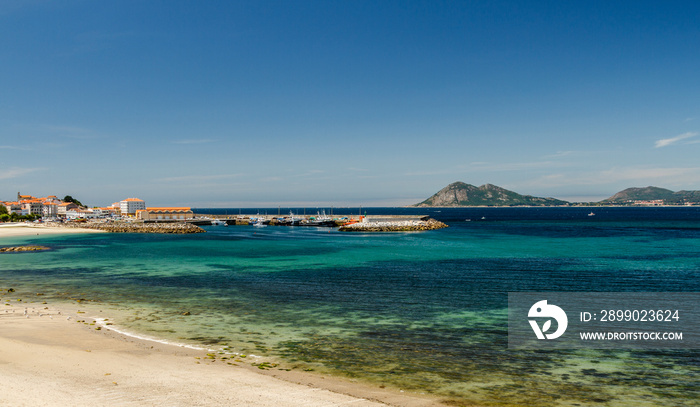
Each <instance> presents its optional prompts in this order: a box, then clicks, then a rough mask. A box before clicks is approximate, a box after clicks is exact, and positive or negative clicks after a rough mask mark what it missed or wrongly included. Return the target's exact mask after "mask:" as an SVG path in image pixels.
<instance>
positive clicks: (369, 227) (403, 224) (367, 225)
mask: <svg viewBox="0 0 700 407" xmlns="http://www.w3.org/2000/svg"><path fill="white" fill-rule="evenodd" d="M446 227H447V225H446V224H444V223H442V222H440V221H437V220H435V219H432V218H428V219H425V220H394V221H384V222H371V221H369V222H358V223H352V224H350V225H345V226H341V227H340V229H338V230H340V231H342V232H420V231H424V230H433V229H442V228H446Z"/></svg>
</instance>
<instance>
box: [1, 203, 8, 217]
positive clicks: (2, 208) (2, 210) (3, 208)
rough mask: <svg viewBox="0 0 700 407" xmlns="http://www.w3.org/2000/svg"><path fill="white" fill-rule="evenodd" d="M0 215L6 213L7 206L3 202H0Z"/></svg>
mask: <svg viewBox="0 0 700 407" xmlns="http://www.w3.org/2000/svg"><path fill="white" fill-rule="evenodd" d="M0 215H7V207H6V206H5V205H3V204H0Z"/></svg>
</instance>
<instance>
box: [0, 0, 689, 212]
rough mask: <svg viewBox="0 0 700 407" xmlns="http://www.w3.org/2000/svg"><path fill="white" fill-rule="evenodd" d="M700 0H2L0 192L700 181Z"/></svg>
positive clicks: (175, 193)
mask: <svg viewBox="0 0 700 407" xmlns="http://www.w3.org/2000/svg"><path fill="white" fill-rule="evenodd" d="M698 21H700V2H697V1H668V2H662V1H658V2H647V1H634V2H631V1H628V2H617V1H599V2H598V1H585V2H584V1H581V2H561V1H552V2H547V1H538V2H532V1H455V2H449V1H448V2H444V1H426V2H418V1H396V2H394V1H379V2H377V1H187V2H185V1H145V2H144V1H126V0H124V1H78V0H64V1H60V2H56V1H48V0H46V1H42V0H4V1H1V2H0V199H12V198H13V197H14V196H15V195H16V193H17V191H21V192H22V193H27V194H32V195H42V196H43V195H54V194H55V195H59V196H63V195H72V196H74V197H76V198H78V199H80V200H81V201H82V202H84V203H88V204H90V205H105V204H110V203H112V202H114V201H117V200H121V199H124V198H126V197H139V198H141V199H144V200H145V201H146V203H147V204H149V205H153V206H163V205H187V206H193V207H240V206H243V207H255V206H270V207H276V206H278V205H282V206H286V205H294V206H302V205H305V206H317V205H335V206H344V205H349V206H355V205H364V206H392V205H405V204H411V203H416V202H418V201H421V200H423V199H425V198H427V197H428V196H430V195H431V194H433V193H435V192H437V191H438V190H439V189H441V188H442V187H444V186H446V185H447V184H449V183H451V182H454V181H463V182H467V183H470V184H475V185H481V184H484V183H492V184H496V185H499V186H502V187H504V188H508V189H511V190H514V191H516V192H519V193H523V194H530V195H536V196H552V197H557V198H561V199H567V200H574V201H583V200H599V199H603V198H606V197H609V196H611V195H612V194H614V193H615V192H617V191H619V190H621V189H624V188H627V187H632V186H647V185H655V186H660V187H665V188H669V189H673V190H680V189H700V159H698V157H700V51H699V50H700V24H698Z"/></svg>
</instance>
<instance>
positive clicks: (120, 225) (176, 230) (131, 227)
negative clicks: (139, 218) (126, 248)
mask: <svg viewBox="0 0 700 407" xmlns="http://www.w3.org/2000/svg"><path fill="white" fill-rule="evenodd" d="M53 227H64V228H81V229H94V230H103V231H105V232H111V233H171V234H186V233H204V232H205V230H204V229H202V228H200V227H199V226H196V225H192V224H190V223H184V222H181V223H137V222H109V223H103V222H82V223H60V224H56V225H53Z"/></svg>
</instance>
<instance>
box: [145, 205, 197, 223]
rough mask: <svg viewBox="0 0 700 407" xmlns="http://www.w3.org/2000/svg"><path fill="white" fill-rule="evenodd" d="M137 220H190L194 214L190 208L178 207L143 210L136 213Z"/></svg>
mask: <svg viewBox="0 0 700 407" xmlns="http://www.w3.org/2000/svg"><path fill="white" fill-rule="evenodd" d="M136 217H137V218H138V219H141V220H144V221H158V220H183V221H184V220H186V219H192V218H193V217H194V212H192V209H191V208H186V207H178V208H175V207H173V208H148V209H144V210H139V211H138V212H137V213H136Z"/></svg>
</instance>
